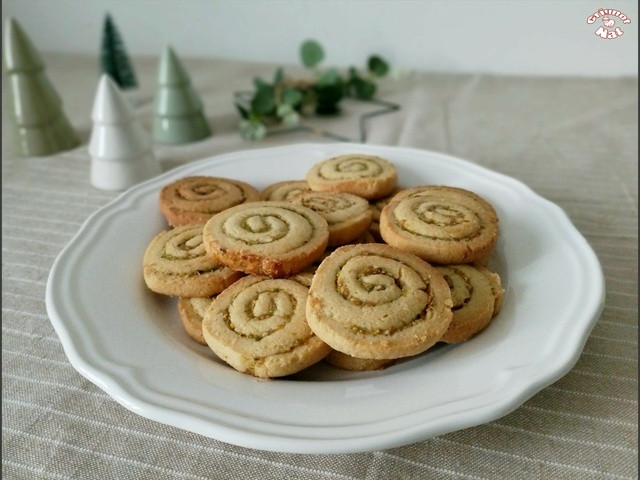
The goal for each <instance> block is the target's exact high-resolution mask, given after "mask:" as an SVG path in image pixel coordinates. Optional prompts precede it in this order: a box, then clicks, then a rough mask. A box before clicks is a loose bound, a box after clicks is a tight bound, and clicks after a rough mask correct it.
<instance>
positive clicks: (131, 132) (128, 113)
mask: <svg viewBox="0 0 640 480" xmlns="http://www.w3.org/2000/svg"><path fill="white" fill-rule="evenodd" d="M91 119H92V120H93V130H92V132H91V140H90V142H89V154H90V155H91V184H92V185H93V186H94V187H96V188H100V189H103V190H124V189H126V188H129V187H131V186H133V185H135V184H136V183H139V182H141V181H143V180H147V179H149V178H151V177H154V176H156V175H158V174H160V173H161V168H160V164H159V163H158V161H157V160H156V157H155V155H154V153H153V149H152V145H151V139H150V137H149V135H148V134H147V133H146V132H145V131H144V130H143V128H142V126H141V124H140V121H139V120H138V118H137V117H136V115H135V113H134V112H133V110H132V109H131V106H130V105H129V102H128V101H127V100H126V99H125V98H124V97H123V95H122V93H121V92H120V90H119V89H118V86H117V85H116V83H115V81H114V80H113V79H112V78H111V77H110V76H109V75H107V74H103V75H102V77H101V78H100V82H99V84H98V89H97V91H96V96H95V100H94V104H93V112H92V115H91Z"/></svg>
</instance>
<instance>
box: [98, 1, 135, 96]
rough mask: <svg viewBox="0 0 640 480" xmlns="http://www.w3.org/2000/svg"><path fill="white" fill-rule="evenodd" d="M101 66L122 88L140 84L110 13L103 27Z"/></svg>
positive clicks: (126, 88)
mask: <svg viewBox="0 0 640 480" xmlns="http://www.w3.org/2000/svg"><path fill="white" fill-rule="evenodd" d="M100 68H101V69H102V73H106V74H107V75H109V76H110V77H111V79H112V80H113V81H114V82H116V85H117V86H118V87H119V88H120V89H121V90H128V89H133V88H136V87H137V86H138V81H137V79H136V74H135V71H134V69H133V66H132V65H131V61H130V60H129V56H128V55H127V51H126V49H125V46H124V42H123V41H122V37H121V35H120V32H119V31H118V28H117V27H116V24H115V23H114V22H113V20H112V18H111V16H110V15H109V14H107V15H106V17H105V19H104V26H103V29H102V44H101V48H100Z"/></svg>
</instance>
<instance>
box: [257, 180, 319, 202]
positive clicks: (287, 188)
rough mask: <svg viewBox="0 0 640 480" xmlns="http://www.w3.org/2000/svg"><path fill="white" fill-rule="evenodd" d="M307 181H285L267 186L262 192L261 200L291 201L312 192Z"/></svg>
mask: <svg viewBox="0 0 640 480" xmlns="http://www.w3.org/2000/svg"><path fill="white" fill-rule="evenodd" d="M310 190H311V188H309V184H308V183H307V181H306V180H285V181H282V182H277V183H274V184H272V185H269V186H267V187H266V188H264V189H263V190H262V191H261V192H260V200H274V201H283V200H291V199H292V198H294V197H296V196H297V195H300V194H301V193H303V192H308V191H310Z"/></svg>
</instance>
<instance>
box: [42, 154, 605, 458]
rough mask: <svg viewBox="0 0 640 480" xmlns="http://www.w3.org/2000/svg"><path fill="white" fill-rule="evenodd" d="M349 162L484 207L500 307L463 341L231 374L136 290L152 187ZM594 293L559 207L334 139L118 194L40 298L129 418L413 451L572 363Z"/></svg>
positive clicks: (170, 176) (594, 268) (153, 219)
mask: <svg viewBox="0 0 640 480" xmlns="http://www.w3.org/2000/svg"><path fill="white" fill-rule="evenodd" d="M350 152H360V153H368V154H374V155H379V156H382V157H385V158H387V159H389V160H391V161H392V162H393V163H394V164H395V165H396V166H397V168H398V172H399V183H400V184H401V185H402V186H406V187H410V186H417V185H421V184H443V185H452V186H457V187H462V188H466V189H468V190H472V191H474V192H476V193H478V194H480V195H481V196H483V197H484V198H486V199H487V200H488V201H490V202H491V203H492V204H493V205H494V206H495V208H496V210H497V212H498V215H499V217H500V228H501V233H500V240H499V243H498V247H497V249H496V252H495V254H494V256H493V258H492V259H491V262H490V267H491V268H492V269H494V270H495V271H497V272H498V273H499V274H500V275H501V277H502V280H503V283H504V286H505V289H506V292H505V298H504V305H503V307H502V311H501V313H500V314H499V315H498V316H497V317H496V318H495V320H494V321H493V323H492V324H491V325H490V327H489V328H488V329H487V330H485V331H484V332H483V333H481V334H480V335H478V336H477V337H476V338H474V339H472V340H471V341H468V342H466V343H464V344H460V345H455V346H444V347H435V348H433V349H432V350H430V351H428V352H427V353H425V354H423V355H421V356H419V357H416V358H414V359H411V360H408V361H404V362H401V363H400V364H398V365H395V366H392V367H390V368H388V369H386V370H383V371H381V372H364V373H355V372H346V371H341V370H338V369H335V368H333V367H330V366H329V365H327V364H324V363H321V364H318V365H316V366H313V367H311V368H309V369H307V370H305V371H303V372H301V373H299V374H297V375H294V376H291V377H289V378H286V379H277V380H260V379H256V378H254V377H252V376H249V375H244V374H241V373H238V372H236V371H235V370H233V369H231V368H230V367H228V366H227V365H226V364H224V363H223V362H221V361H220V360H219V359H217V358H216V357H215V355H214V354H213V353H212V352H211V351H210V350H209V349H207V348H206V347H202V346H200V345H197V344H195V342H193V341H192V340H191V339H190V338H189V337H187V335H186V334H185V333H184V331H183V330H182V325H181V322H180V319H179V315H178V312H177V307H176V301H175V299H173V298H169V297H162V296H160V295H156V294H153V293H151V292H150V291H149V290H147V289H146V287H145V285H144V281H143V278H142V256H143V253H144V251H145V249H146V247H147V245H148V244H149V242H150V241H151V239H152V238H153V237H154V236H155V235H156V234H157V233H158V232H160V231H161V230H163V229H165V228H166V224H165V222H164V220H163V218H162V216H161V214H160V211H159V209H158V203H157V201H158V192H159V191H160V189H161V187H162V186H164V185H165V184H167V183H169V182H171V181H173V180H176V179H178V178H181V177H185V176H189V175H213V176H220V177H231V178H237V179H240V180H243V181H245V182H248V183H250V184H253V185H254V186H256V187H257V188H263V187H265V186H267V185H268V184H271V183H274V182H276V181H280V180H286V179H301V178H304V175H305V173H306V172H307V171H308V170H309V168H310V167H311V165H313V164H314V163H316V162H318V161H320V160H323V159H325V158H328V157H330V156H333V155H336V154H341V153H350ZM603 298H604V281H603V275H602V270H601V267H600V264H599V262H598V260H597V258H596V256H595V254H594V252H593V250H592V249H591V248H590V246H589V245H588V244H587V242H586V240H585V239H584V238H583V237H582V236H581V235H580V233H579V232H578V231H577V230H576V229H575V228H574V226H573V225H572V224H571V222H570V221H569V219H568V217H567V216H566V215H565V214H564V212H563V211H562V210H561V209H560V208H559V207H557V206H556V205H554V204H552V203H550V202H549V201H547V200H545V199H543V198H541V197H540V196H538V195H536V194H535V193H534V192H533V191H531V190H530V189H529V188H528V187H526V186H525V185H523V184H522V183H520V182H519V181H517V180H514V179H512V178H509V177H506V176H504V175H501V174H498V173H496V172H493V171H490V170H487V169H485V168H481V167H479V166H477V165H474V164H472V163H470V162H467V161H464V160H460V159H457V158H453V157H450V156H446V155H442V154H438V153H433V152H428V151H422V150H415V149H406V148H395V147H381V146H371V145H356V144H344V143H341V144H317V145H316V144H297V145H292V146H285V147H276V148H269V149H257V150H250V151H242V152H236V153H230V154H225V155H219V156H216V157H212V158H209V159H204V160H201V161H197V162H194V163H190V164H188V165H185V166H183V167H180V168H177V169H174V170H172V171H169V172H167V173H165V174H163V175H161V176H159V177H156V178H154V179H152V180H149V181H147V182H145V183H143V184H140V185H137V186H135V187H134V188H132V189H130V190H128V191H126V192H124V193H123V194H122V195H120V196H119V197H118V198H116V199H115V200H114V201H113V202H111V203H110V204H108V205H106V206H105V207H103V208H101V209H100V210H98V211H97V212H95V213H94V214H93V215H92V216H91V217H90V218H89V219H88V220H87V221H86V222H85V224H84V225H83V226H82V228H81V229H80V231H79V232H78V234H77V235H76V236H75V237H74V239H73V240H72V241H71V242H70V243H69V245H68V246H67V247H66V248H65V249H64V250H63V251H62V253H61V254H60V255H59V257H58V258H57V259H56V261H55V263H54V265H53V268H52V270H51V273H50V275H49V280H48V283H47V293H46V304H47V311H48V313H49V316H50V318H51V322H52V324H53V326H54V328H55V329H56V332H57V333H58V335H59V337H60V340H61V342H62V345H63V347H64V350H65V352H66V354H67V356H68V357H69V360H70V362H71V363H72V365H73V366H74V367H75V368H76V369H77V370H78V371H79V372H80V373H81V374H82V375H84V376H85V377H86V378H88V379H89V380H91V381H92V382H93V383H95V384H96V385H98V386H99V387H100V388H102V389H103V390H104V391H106V392H107V393H108V394H109V395H111V396H112V397H113V398H114V399H115V400H116V401H117V402H119V403H120V404H122V405H124V406H125V407H126V408H128V409H129V410H131V411H133V412H135V413H138V414H140V415H142V416H144V417H147V418H150V419H153V420H156V421H158V422H162V423H165V424H168V425H173V426H176V427H179V428H182V429H185V430H189V431H192V432H196V433H199V434H202V435H205V436H208V437H211V438H214V439H217V440H221V441H224V442H228V443H231V444H235V445H240V446H244V447H250V448H256V449H262V450H271V451H282V452H292V453H347V452H361V451H371V450H377V449H385V448H391V447H395V446H400V445H405V444H409V443H413V442H417V441H420V440H424V439H427V438H429V437H433V436H437V435H441V434H444V433H448V432H452V431H456V430H460V429H463V428H468V427H472V426H475V425H479V424H482V423H485V422H489V421H491V420H494V419H497V418H499V417H502V416H503V415H506V414H507V413H509V412H511V411H513V410H514V409H516V408H517V407H518V406H520V405H521V404H522V403H523V402H525V401H526V400H527V399H529V398H530V397H532V396H533V395H534V394H535V393H537V392H538V391H540V390H541V389H543V388H544V387H545V386H547V385H549V384H551V383H553V382H555V381H556V380H558V379H559V378H560V377H562V376H563V375H565V374H566V373H567V372H568V371H569V370H570V369H571V367H572V366H573V365H574V364H575V362H576V361H577V360H578V357H579V356H580V353H581V352H582V349H583V346H584V344H585V342H586V339H587V337H588V335H589V333H590V331H591V328H592V327H593V325H594V324H595V322H596V320H597V319H598V317H599V315H600V312H601V309H602V305H603Z"/></svg>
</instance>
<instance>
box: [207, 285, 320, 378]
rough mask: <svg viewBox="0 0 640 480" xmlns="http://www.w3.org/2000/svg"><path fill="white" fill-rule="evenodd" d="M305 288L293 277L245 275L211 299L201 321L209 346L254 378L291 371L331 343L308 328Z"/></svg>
mask: <svg viewBox="0 0 640 480" xmlns="http://www.w3.org/2000/svg"><path fill="white" fill-rule="evenodd" d="M308 292H309V289H308V288H307V287H305V286H304V285H302V284H301V283H299V282H297V281H295V280H289V279H284V278H280V279H273V278H270V277H265V276H253V275H250V276H247V277H244V278H242V279H241V280H239V281H238V282H236V283H235V284H234V285H232V286H231V287H229V288H228V289H226V290H225V291H224V292H222V293H221V294H220V295H218V296H217V297H216V298H215V300H214V301H213V302H212V303H211V306H210V307H209V308H208V309H207V311H206V314H205V317H204V320H203V322H202V332H203V335H204V338H205V340H206V342H207V344H208V345H209V348H211V350H213V352H214V353H215V354H216V355H217V356H218V357H220V359H222V360H224V361H225V362H226V363H228V364H229V365H231V366H232V367H233V368H235V369H236V370H238V371H240V372H243V373H247V374H250V375H254V376H256V377H260V378H273V377H282V376H285V375H291V374H293V373H297V372H299V371H300V370H303V369H304V368H307V367H309V366H311V365H313V364H315V363H317V362H319V361H320V360H322V359H323V358H324V357H326V356H327V355H328V354H329V353H330V352H331V348H330V347H329V346H328V345H327V344H326V343H324V342H323V341H322V340H320V339H319V338H318V337H317V336H316V335H315V334H314V333H313V332H312V331H311V329H310V328H309V325H308V324H307V321H306V317H305V306H306V303H307V297H308Z"/></svg>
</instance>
